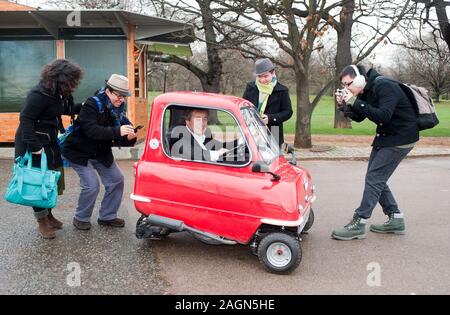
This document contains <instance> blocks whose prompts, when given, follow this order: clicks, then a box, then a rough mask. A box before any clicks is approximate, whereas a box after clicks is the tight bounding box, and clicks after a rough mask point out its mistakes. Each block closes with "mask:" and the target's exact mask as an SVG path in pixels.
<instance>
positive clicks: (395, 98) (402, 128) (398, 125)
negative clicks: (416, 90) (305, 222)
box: [331, 65, 419, 240]
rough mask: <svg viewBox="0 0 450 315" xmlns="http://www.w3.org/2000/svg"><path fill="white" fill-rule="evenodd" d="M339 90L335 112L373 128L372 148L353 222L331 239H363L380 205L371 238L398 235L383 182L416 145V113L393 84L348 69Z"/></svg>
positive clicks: (399, 226) (395, 212)
mask: <svg viewBox="0 0 450 315" xmlns="http://www.w3.org/2000/svg"><path fill="white" fill-rule="evenodd" d="M339 79H340V81H341V83H342V85H343V86H344V89H343V90H338V91H337V92H336V100H337V102H338V108H339V109H340V110H341V111H343V112H344V115H345V116H346V117H349V118H351V119H352V120H354V121H356V122H361V121H363V120H364V119H366V118H368V119H369V120H371V121H373V122H374V123H375V124H377V130H376V132H377V134H376V136H375V138H374V140H373V143H372V152H371V155H370V158H369V163H368V168H367V173H366V178H365V186H364V193H363V197H362V201H361V204H360V206H359V207H358V208H357V209H356V210H355V213H354V215H353V219H352V220H351V221H350V223H349V224H347V225H345V226H344V227H343V228H340V229H336V230H334V231H333V232H332V234H331V236H332V237H333V238H334V239H339V240H352V239H363V238H365V236H366V230H365V229H366V227H365V225H366V222H367V219H369V218H370V217H371V215H372V211H373V209H374V208H375V206H376V205H377V203H380V205H381V207H382V208H383V212H384V214H386V215H387V216H388V220H387V221H386V222H385V223H383V224H377V225H376V224H372V225H371V226H370V230H371V231H372V232H376V233H394V234H404V231H405V223H404V218H403V214H402V213H401V212H400V210H399V208H398V205H397V202H396V201H395V199H394V195H393V194H392V192H391V190H390V189H389V186H388V185H387V181H388V180H389V178H390V177H391V175H392V174H393V173H394V171H395V169H396V168H397V166H398V165H399V164H400V162H401V161H402V160H403V159H404V158H405V157H406V155H407V154H408V153H409V152H410V151H411V150H412V149H413V147H414V145H415V143H416V142H417V141H418V140H419V129H418V126H417V116H416V112H415V110H414V108H413V106H412V104H411V103H410V101H409V99H408V97H407V96H406V94H405V93H404V92H403V90H402V89H401V88H400V86H399V85H398V83H396V82H394V81H391V80H388V79H387V78H383V77H382V76H381V75H380V74H379V73H377V72H376V71H375V70H374V69H370V70H369V71H368V72H367V73H366V71H365V69H364V68H363V67H362V66H355V65H350V66H347V67H346V68H344V69H343V70H342V72H341V74H340V76H339Z"/></svg>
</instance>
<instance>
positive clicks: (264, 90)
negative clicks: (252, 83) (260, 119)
mask: <svg viewBox="0 0 450 315" xmlns="http://www.w3.org/2000/svg"><path fill="white" fill-rule="evenodd" d="M275 85H277V77H276V76H273V78H272V82H270V83H268V84H262V83H260V82H259V81H258V80H256V87H257V88H258V91H259V97H258V113H259V114H260V115H262V114H264V111H265V110H266V106H267V100H268V99H269V96H270V95H271V94H272V92H273V88H274V87H275Z"/></svg>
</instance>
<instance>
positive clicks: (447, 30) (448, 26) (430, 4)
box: [413, 0, 450, 48]
mask: <svg viewBox="0 0 450 315" xmlns="http://www.w3.org/2000/svg"><path fill="white" fill-rule="evenodd" d="M413 1H414V2H415V3H417V4H419V5H423V6H422V10H421V12H420V18H421V20H422V22H423V23H424V24H428V25H429V26H430V27H431V28H432V30H433V33H434V32H437V33H439V36H440V37H441V39H443V40H444V41H445V42H446V43H447V46H448V47H449V48H450V23H449V20H448V16H447V7H449V6H450V1H445V0H413ZM432 9H434V11H435V13H436V16H437V21H435V20H434V19H432V18H431V17H430V11H431V10H432Z"/></svg>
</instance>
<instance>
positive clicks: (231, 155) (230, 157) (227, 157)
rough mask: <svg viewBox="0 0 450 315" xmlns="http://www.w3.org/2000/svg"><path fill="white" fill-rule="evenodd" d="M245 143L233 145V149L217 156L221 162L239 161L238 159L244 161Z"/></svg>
mask: <svg viewBox="0 0 450 315" xmlns="http://www.w3.org/2000/svg"><path fill="white" fill-rule="evenodd" d="M246 148H247V146H246V144H245V143H241V144H239V145H238V146H236V147H234V148H233V150H230V151H227V152H224V153H223V154H221V155H220V156H219V158H220V159H221V160H222V161H223V162H225V163H226V162H239V161H240V160H242V161H245V160H246V154H245V152H246Z"/></svg>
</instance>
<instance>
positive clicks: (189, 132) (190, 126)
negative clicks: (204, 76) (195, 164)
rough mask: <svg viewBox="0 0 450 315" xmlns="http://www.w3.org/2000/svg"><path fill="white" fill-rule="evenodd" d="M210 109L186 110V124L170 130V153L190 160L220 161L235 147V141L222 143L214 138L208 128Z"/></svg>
mask: <svg viewBox="0 0 450 315" xmlns="http://www.w3.org/2000/svg"><path fill="white" fill-rule="evenodd" d="M208 115H209V111H208V109H204V108H192V109H186V110H185V111H184V121H185V124H186V125H184V126H176V127H174V128H173V129H172V130H171V132H170V139H169V143H170V144H171V145H170V151H171V152H170V154H171V156H177V157H181V158H184V159H189V160H198V161H208V162H218V161H223V160H224V154H225V153H227V152H228V151H229V150H228V149H227V147H229V148H230V149H231V148H233V147H235V142H236V141H233V142H231V143H222V142H220V141H217V140H215V139H213V136H212V132H211V129H209V128H208Z"/></svg>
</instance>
